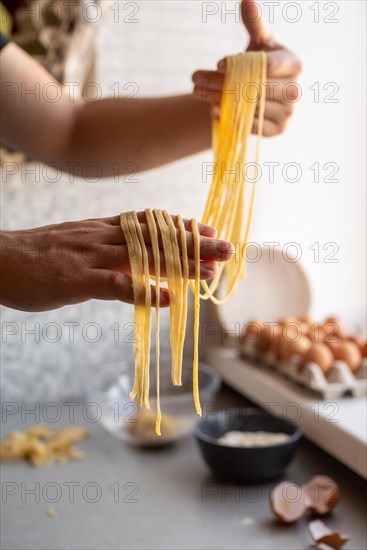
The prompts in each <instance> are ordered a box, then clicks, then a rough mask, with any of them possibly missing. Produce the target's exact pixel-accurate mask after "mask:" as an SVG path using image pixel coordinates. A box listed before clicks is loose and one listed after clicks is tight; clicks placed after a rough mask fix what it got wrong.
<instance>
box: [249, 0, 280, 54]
mask: <svg viewBox="0 0 367 550" xmlns="http://www.w3.org/2000/svg"><path fill="white" fill-rule="evenodd" d="M241 15H242V20H243V22H244V25H245V27H246V29H247V30H248V32H249V34H250V39H251V42H253V43H255V44H256V45H257V46H267V47H270V46H271V45H272V44H273V42H274V40H273V37H272V35H271V32H270V31H269V29H268V28H267V26H266V25H265V23H264V20H263V19H262V17H261V8H260V7H259V6H258V5H257V3H256V2H255V1H254V0H242V2H241Z"/></svg>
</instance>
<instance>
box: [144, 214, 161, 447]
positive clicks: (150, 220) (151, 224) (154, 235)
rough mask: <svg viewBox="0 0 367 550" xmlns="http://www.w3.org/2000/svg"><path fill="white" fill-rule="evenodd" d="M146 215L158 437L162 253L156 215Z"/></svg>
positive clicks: (157, 430) (157, 429) (158, 431)
mask: <svg viewBox="0 0 367 550" xmlns="http://www.w3.org/2000/svg"><path fill="white" fill-rule="evenodd" d="M145 215H146V218H147V224H148V228H149V233H150V238H151V242H152V249H153V258H154V273H155V282H156V306H155V357H156V392H157V419H156V425H155V431H156V434H157V435H159V436H160V435H161V421H162V413H161V403H160V373H159V369H160V365H159V361H160V342H159V331H160V309H159V308H160V303H159V302H160V291H159V287H160V282H161V281H160V279H161V264H160V253H159V244H158V231H157V225H156V223H155V219H154V214H153V212H152V210H151V209H150V208H147V209H146V210H145Z"/></svg>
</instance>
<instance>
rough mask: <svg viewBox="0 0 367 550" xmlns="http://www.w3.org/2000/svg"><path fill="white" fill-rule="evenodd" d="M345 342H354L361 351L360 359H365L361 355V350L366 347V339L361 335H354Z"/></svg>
mask: <svg viewBox="0 0 367 550" xmlns="http://www.w3.org/2000/svg"><path fill="white" fill-rule="evenodd" d="M347 340H349V341H351V342H354V343H355V344H357V346H358V347H359V349H360V350H361V353H362V357H366V356H365V355H363V349H364V348H365V347H366V343H367V342H366V339H365V338H364V337H363V336H362V334H354V335H353V336H348V338H347Z"/></svg>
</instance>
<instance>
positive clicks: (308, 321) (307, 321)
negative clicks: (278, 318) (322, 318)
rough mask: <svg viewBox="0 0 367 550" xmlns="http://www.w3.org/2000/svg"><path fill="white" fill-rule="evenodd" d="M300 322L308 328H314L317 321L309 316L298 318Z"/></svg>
mask: <svg viewBox="0 0 367 550" xmlns="http://www.w3.org/2000/svg"><path fill="white" fill-rule="evenodd" d="M298 321H299V322H300V323H301V324H302V325H305V326H307V327H312V325H314V324H315V321H314V320H313V319H311V317H309V316H308V315H303V316H302V317H298Z"/></svg>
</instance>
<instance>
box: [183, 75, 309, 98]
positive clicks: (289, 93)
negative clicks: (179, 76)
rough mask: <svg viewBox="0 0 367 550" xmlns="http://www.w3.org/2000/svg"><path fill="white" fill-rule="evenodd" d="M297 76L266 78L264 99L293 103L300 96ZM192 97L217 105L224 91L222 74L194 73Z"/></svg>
mask: <svg viewBox="0 0 367 550" xmlns="http://www.w3.org/2000/svg"><path fill="white" fill-rule="evenodd" d="M296 80H297V75H294V78H293V79H290V78H268V79H267V81H266V99H267V100H269V101H279V102H281V103H294V102H296V101H297V100H298V99H299V97H300V94H301V91H300V87H299V85H298V84H297V82H296ZM193 82H194V85H195V86H194V95H195V96H196V97H198V98H199V99H201V100H202V101H206V102H208V103H210V104H212V105H216V104H217V105H219V104H220V103H221V99H222V93H223V90H224V74H221V73H219V72H218V71H196V73H194V75H193Z"/></svg>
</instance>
